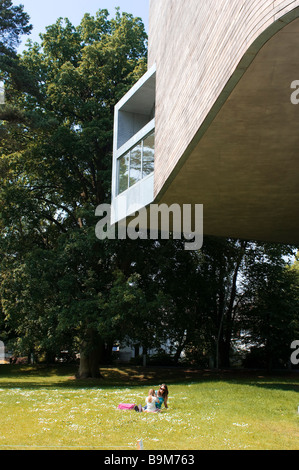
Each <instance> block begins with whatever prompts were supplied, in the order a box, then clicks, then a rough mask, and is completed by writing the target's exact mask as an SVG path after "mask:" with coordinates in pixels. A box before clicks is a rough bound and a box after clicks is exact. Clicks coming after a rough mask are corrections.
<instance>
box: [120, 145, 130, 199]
mask: <svg viewBox="0 0 299 470" xmlns="http://www.w3.org/2000/svg"><path fill="white" fill-rule="evenodd" d="M129 157H130V154H129V153H127V154H126V155H123V156H122V157H120V158H119V159H118V194H120V193H122V192H123V191H125V190H126V189H128V180H129V161H130V158H129Z"/></svg>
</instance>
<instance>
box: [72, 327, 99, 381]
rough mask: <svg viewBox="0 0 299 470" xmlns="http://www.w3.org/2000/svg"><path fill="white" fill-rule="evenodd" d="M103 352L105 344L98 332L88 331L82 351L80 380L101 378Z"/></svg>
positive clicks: (79, 371)
mask: <svg viewBox="0 0 299 470" xmlns="http://www.w3.org/2000/svg"><path fill="white" fill-rule="evenodd" d="M102 352H103V342H102V341H101V339H100V337H99V335H98V334H97V332H96V331H94V330H92V329H88V330H87V332H86V337H85V339H84V341H83V343H82V348H81V351H80V365H79V370H78V373H77V378H78V379H87V378H100V377H102V375H101V373H100V361H101V358H102Z"/></svg>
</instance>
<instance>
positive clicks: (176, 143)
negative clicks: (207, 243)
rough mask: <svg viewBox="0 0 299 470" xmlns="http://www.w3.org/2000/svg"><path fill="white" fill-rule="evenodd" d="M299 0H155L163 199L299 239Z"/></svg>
mask: <svg viewBox="0 0 299 470" xmlns="http://www.w3.org/2000/svg"><path fill="white" fill-rule="evenodd" d="M298 17H299V0H296V1H291V0H275V1H274V0H272V1H270V0H250V1H249V0H188V1H186V0H150V28H149V67H152V66H153V65H154V64H155V67H156V111H155V128H156V130H155V139H156V140H155V171H154V198H155V202H159V203H160V202H161V203H162V202H165V203H167V204H172V203H180V204H183V203H186V204H187V203H198V204H203V205H204V233H205V234H208V235H218V236H230V237H237V238H247V239H248V238H252V239H256V240H266V241H277V242H284V243H295V244H297V243H299V230H298V229H299V225H298V220H299V217H298V215H299V213H298V207H299V193H298V187H299V183H298V172H299V171H298V170H299V156H298V151H299V106H295V105H294V104H292V103H291V100H290V96H291V93H292V90H291V88H290V86H291V83H292V82H293V81H294V80H299V54H298V50H299V19H298Z"/></svg>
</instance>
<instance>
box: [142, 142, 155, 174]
mask: <svg viewBox="0 0 299 470" xmlns="http://www.w3.org/2000/svg"><path fill="white" fill-rule="evenodd" d="M154 157H155V133H153V134H151V135H149V136H147V137H146V139H144V141H143V159H142V177H143V178H144V177H145V176H147V175H150V174H151V173H152V172H153V171H154Z"/></svg>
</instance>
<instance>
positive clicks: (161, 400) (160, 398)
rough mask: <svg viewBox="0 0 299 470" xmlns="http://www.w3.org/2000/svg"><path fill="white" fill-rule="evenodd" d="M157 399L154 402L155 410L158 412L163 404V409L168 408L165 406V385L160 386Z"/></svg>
mask: <svg viewBox="0 0 299 470" xmlns="http://www.w3.org/2000/svg"><path fill="white" fill-rule="evenodd" d="M157 398H158V401H157V402H156V408H157V409H158V410H161V407H162V404H163V403H164V406H165V408H168V406H167V399H168V388H167V385H165V384H162V385H160V387H159V390H158V392H157Z"/></svg>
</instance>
